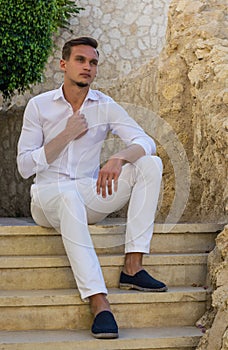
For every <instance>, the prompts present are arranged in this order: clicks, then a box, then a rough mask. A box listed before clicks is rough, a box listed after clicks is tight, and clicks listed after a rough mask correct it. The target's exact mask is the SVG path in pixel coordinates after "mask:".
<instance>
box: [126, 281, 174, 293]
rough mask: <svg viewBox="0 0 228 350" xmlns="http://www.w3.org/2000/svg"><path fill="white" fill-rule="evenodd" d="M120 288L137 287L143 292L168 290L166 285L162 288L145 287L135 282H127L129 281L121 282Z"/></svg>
mask: <svg viewBox="0 0 228 350" xmlns="http://www.w3.org/2000/svg"><path fill="white" fill-rule="evenodd" d="M119 288H120V289H125V290H130V289H136V290H139V291H141V292H166V291H167V290H168V288H167V287H166V286H165V287H162V288H143V287H140V286H137V285H135V284H127V283H120V285H119Z"/></svg>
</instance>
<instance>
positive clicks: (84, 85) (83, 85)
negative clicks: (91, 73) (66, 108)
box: [75, 81, 89, 88]
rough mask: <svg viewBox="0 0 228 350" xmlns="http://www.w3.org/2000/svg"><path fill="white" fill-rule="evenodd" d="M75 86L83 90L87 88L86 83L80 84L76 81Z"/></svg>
mask: <svg viewBox="0 0 228 350" xmlns="http://www.w3.org/2000/svg"><path fill="white" fill-rule="evenodd" d="M75 84H76V85H77V86H78V87H80V88H84V87H87V86H89V84H88V83H82V82H81V81H76V83H75Z"/></svg>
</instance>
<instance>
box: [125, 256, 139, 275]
mask: <svg viewBox="0 0 228 350" xmlns="http://www.w3.org/2000/svg"><path fill="white" fill-rule="evenodd" d="M142 258H143V253H134V252H133V253H127V254H126V255H125V262H124V267H123V272H124V273H126V274H127V275H130V276H134V275H135V274H136V273H137V272H139V271H141V270H143V266H142Z"/></svg>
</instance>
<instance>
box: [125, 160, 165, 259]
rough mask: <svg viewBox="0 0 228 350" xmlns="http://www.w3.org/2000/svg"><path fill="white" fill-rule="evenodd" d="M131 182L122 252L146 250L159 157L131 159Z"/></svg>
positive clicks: (158, 182)
mask: <svg viewBox="0 0 228 350" xmlns="http://www.w3.org/2000/svg"><path fill="white" fill-rule="evenodd" d="M133 175H134V182H135V184H134V186H133V188H132V193H131V198H130V202H129V207H128V218H127V228H126V241H125V253H130V252H141V253H149V251H150V241H151V238H152V234H153V227H154V218H155V214H156V209H157V203H158V198H159V192H160V185H161V179H162V162H161V159H160V158H159V157H156V156H145V157H142V158H140V159H139V160H137V161H136V162H135V163H134V174H133Z"/></svg>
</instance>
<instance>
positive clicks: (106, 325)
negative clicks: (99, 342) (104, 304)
mask: <svg viewBox="0 0 228 350" xmlns="http://www.w3.org/2000/svg"><path fill="white" fill-rule="evenodd" d="M91 332H92V335H93V336H94V337H95V338H98V339H114V338H118V336H119V335H118V326H117V323H116V321H115V318H114V316H113V314H112V313H111V312H110V311H101V312H100V313H99V314H97V316H96V317H95V319H94V321H93V325H92V328H91Z"/></svg>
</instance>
